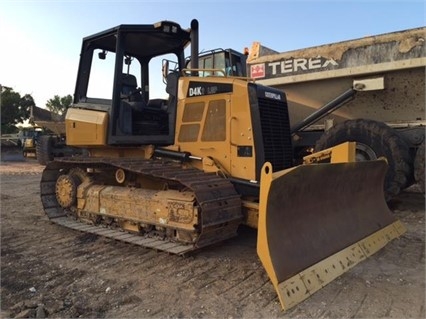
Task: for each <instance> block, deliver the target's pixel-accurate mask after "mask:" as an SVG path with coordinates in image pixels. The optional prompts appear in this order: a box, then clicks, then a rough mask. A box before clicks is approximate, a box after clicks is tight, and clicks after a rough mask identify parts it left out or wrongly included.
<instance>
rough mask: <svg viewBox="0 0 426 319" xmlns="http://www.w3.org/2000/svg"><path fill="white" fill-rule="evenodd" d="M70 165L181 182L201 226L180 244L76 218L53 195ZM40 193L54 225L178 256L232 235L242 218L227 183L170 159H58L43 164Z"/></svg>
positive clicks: (231, 186) (234, 234) (236, 199)
mask: <svg viewBox="0 0 426 319" xmlns="http://www.w3.org/2000/svg"><path fill="white" fill-rule="evenodd" d="M73 167H82V168H99V169H105V168H115V169H118V168H122V169H124V170H126V171H127V172H133V173H136V174H142V175H145V176H151V177H155V178H158V179H163V180H166V181H167V180H168V181H172V182H173V183H179V184H181V185H184V186H185V187H187V188H188V189H190V190H191V191H192V192H194V194H195V197H196V199H197V204H198V205H199V207H200V208H201V221H202V228H201V235H200V236H199V239H198V240H197V242H196V244H195V245H188V244H181V243H177V242H171V241H168V240H163V239H158V238H154V237H148V236H141V235H137V234H131V233H127V232H124V231H122V230H120V229H110V228H106V227H102V226H94V225H89V224H86V223H83V222H79V221H76V220H75V219H74V218H73V217H71V216H68V215H67V212H66V211H64V210H63V209H62V207H60V206H59V204H58V202H57V201H56V195H55V185H56V180H57V178H58V177H59V175H60V174H61V170H63V169H65V170H68V169H71V168H73ZM40 194H41V201H42V204H43V207H44V210H45V213H46V214H47V216H48V217H49V219H50V220H51V221H52V222H54V223H56V224H59V225H62V226H65V227H68V228H71V229H75V230H79V231H84V232H88V233H93V234H97V235H102V236H104V237H109V238H113V239H116V240H120V241H124V242H127V243H131V244H135V245H139V246H144V247H149V248H154V249H156V250H161V251H166V252H169V253H172V254H178V255H183V254H185V253H187V252H189V251H192V250H195V249H198V248H201V247H203V246H207V245H211V244H213V243H216V242H220V241H223V240H225V239H228V238H231V237H234V236H236V231H237V228H238V225H239V224H240V222H241V219H242V216H241V199H240V196H239V194H238V193H237V192H236V191H235V189H234V187H233V185H232V184H231V182H229V181H228V180H226V179H224V178H222V177H219V176H217V175H216V174H211V173H210V174H209V173H204V172H203V171H200V170H198V169H195V168H188V169H182V166H181V165H180V163H177V162H173V161H161V160H140V159H117V158H83V157H71V158H59V159H55V161H53V162H50V163H49V164H47V166H46V167H45V169H44V171H43V174H42V178H41V182H40Z"/></svg>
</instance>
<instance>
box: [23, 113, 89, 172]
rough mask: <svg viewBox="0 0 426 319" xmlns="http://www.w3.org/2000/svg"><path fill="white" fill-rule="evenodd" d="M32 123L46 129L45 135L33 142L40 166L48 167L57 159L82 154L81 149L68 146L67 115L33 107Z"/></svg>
mask: <svg viewBox="0 0 426 319" xmlns="http://www.w3.org/2000/svg"><path fill="white" fill-rule="evenodd" d="M30 122H31V123H32V124H33V125H35V126H37V127H39V128H43V129H44V133H43V134H42V135H39V136H38V137H37V140H34V139H33V141H32V144H33V145H34V149H35V153H36V156H37V161H38V163H39V164H40V165H46V164H47V163H48V162H50V161H52V160H53V159H54V158H55V157H63V156H72V155H78V154H80V153H81V152H82V150H81V149H79V148H73V147H70V146H67V145H66V137H65V115H62V114H57V113H54V112H51V111H49V110H46V109H43V108H41V107H37V106H32V107H31V115H30Z"/></svg>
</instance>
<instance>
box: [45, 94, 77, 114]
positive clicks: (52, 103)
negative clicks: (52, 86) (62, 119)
mask: <svg viewBox="0 0 426 319" xmlns="http://www.w3.org/2000/svg"><path fill="white" fill-rule="evenodd" d="M71 104H72V96H71V95H69V94H68V95H67V96H63V97H60V96H59V95H55V96H54V97H53V99H50V100H49V101H47V103H46V107H47V109H48V110H49V111H51V112H53V113H56V114H60V115H61V114H64V113H65V112H66V111H67V109H68V108H69V107H70V106H71Z"/></svg>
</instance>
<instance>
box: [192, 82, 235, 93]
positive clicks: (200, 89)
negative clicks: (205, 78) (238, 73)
mask: <svg viewBox="0 0 426 319" xmlns="http://www.w3.org/2000/svg"><path fill="white" fill-rule="evenodd" d="M231 92H232V84H229V83H211V82H196V81H191V82H189V86H188V92H187V94H186V96H187V97H194V96H202V95H212V94H221V93H231Z"/></svg>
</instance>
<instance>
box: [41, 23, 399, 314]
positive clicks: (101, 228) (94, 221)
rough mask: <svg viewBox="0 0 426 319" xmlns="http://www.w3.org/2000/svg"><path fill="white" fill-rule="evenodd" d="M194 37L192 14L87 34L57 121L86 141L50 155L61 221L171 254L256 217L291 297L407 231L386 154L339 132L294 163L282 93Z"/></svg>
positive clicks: (48, 191)
mask: <svg viewBox="0 0 426 319" xmlns="http://www.w3.org/2000/svg"><path fill="white" fill-rule="evenodd" d="M198 35H199V28H198V21H197V20H193V21H192V22H191V26H190V28H188V29H184V28H181V26H180V25H179V24H177V23H174V22H171V21H161V22H158V23H155V24H147V25H120V26H117V27H115V28H111V29H108V30H106V31H103V32H100V33H97V34H95V35H92V36H88V37H86V38H84V39H83V44H82V49H81V55H80V64H79V69H78V75H77V83H76V89H75V93H74V103H73V106H72V107H71V108H69V109H68V111H67V113H66V118H65V126H66V136H67V144H68V145H69V146H73V147H78V148H81V149H84V152H82V155H78V156H72V157H60V158H55V159H54V160H53V161H51V162H50V163H48V164H47V165H46V167H45V169H44V171H43V174H42V178H41V183H40V189H41V201H42V204H43V207H44V210H45V212H46V214H47V216H48V217H49V218H50V220H51V221H52V222H54V223H57V224H59V225H63V226H66V227H69V228H72V229H76V230H79V231H83V232H89V233H93V234H98V235H102V236H106V237H109V238H114V239H117V240H122V241H125V242H129V243H132V244H135V245H141V246H144V247H149V248H153V249H155V250H159V251H165V252H168V253H173V254H178V255H184V254H188V253H190V252H191V251H194V250H196V249H200V248H202V247H206V246H209V245H212V244H216V243H219V242H221V241H224V240H227V239H229V238H232V237H234V236H236V235H237V231H238V228H239V226H240V225H248V226H250V227H253V228H257V230H258V239H257V253H258V255H259V258H260V260H261V262H262V264H263V266H264V268H265V270H266V272H267V273H268V275H269V277H270V279H271V281H272V283H273V285H274V287H275V289H276V291H277V293H278V296H279V299H280V302H281V305H282V307H283V309H288V308H290V307H292V306H294V305H296V304H297V303H299V302H301V301H302V300H304V299H306V298H307V297H309V296H310V295H311V294H312V293H314V292H315V291H317V290H318V289H320V288H321V287H323V286H324V285H326V284H327V283H329V282H330V281H332V280H333V279H334V278H336V277H337V276H340V275H341V274H342V273H344V272H345V271H347V270H348V269H350V268H352V267H353V266H354V265H356V264H357V263H358V262H360V261H361V260H363V259H365V258H366V257H368V256H369V255H371V254H373V253H374V252H376V251H377V250H379V249H380V248H382V247H383V246H385V245H386V244H387V243H388V242H389V241H391V240H392V239H394V238H397V237H398V236H400V235H401V234H402V233H404V231H405V230H404V226H403V225H402V224H401V223H400V222H399V221H397V220H396V219H395V218H394V216H393V215H392V213H391V212H390V211H389V209H388V207H387V205H386V203H385V200H384V195H383V180H384V175H385V172H386V168H387V166H386V161H385V160H376V161H369V162H355V160H354V158H355V146H354V145H353V143H345V144H342V145H339V146H336V147H334V148H332V149H327V150H323V151H321V153H318V154H313V155H311V156H309V157H307V158H306V159H305V163H304V164H302V165H298V166H295V165H294V163H293V156H292V143H291V132H290V123H289V118H288V110H287V103H286V96H285V94H284V93H283V92H282V91H279V90H277V89H273V88H270V87H266V86H262V85H258V84H256V83H255V82H253V81H252V80H250V79H248V78H246V77H241V76H229V75H228V72H227V70H226V68H225V67H224V68H220V69H218V68H213V69H212V68H209V64H208V63H207V62H208V61H204V62H206V63H204V65H203V66H202V68H200V63H199V60H198V58H197V56H198V46H199V45H198ZM188 46H190V54H191V57H192V58H191V61H190V64H189V65H187V61H186V59H185V50H186V48H187V47H188ZM160 61H161V62H160ZM228 62H229V61H228ZM239 63H241V61H234V62H233V63H231V64H233V65H230V67H231V68H234V69H237V68H238V67H240V66H241V65H239ZM108 71H110V73H108ZM155 71H157V72H155ZM96 72H97V73H96ZM107 74H108V76H107ZM161 78H163V80H164V83H165V84H164V85H165V92H166V94H167V95H166V96H165V98H153V94H154V91H155V88H156V87H157V86H159V84H161V83H160V82H161ZM158 79H160V81H158ZM111 88H112V91H111ZM150 95H151V96H150ZM206 249H208V248H206Z"/></svg>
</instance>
